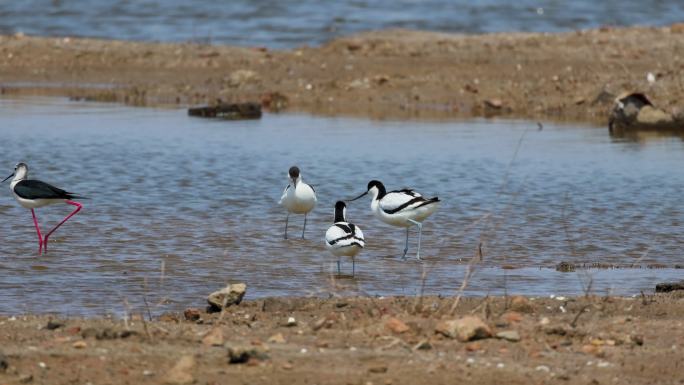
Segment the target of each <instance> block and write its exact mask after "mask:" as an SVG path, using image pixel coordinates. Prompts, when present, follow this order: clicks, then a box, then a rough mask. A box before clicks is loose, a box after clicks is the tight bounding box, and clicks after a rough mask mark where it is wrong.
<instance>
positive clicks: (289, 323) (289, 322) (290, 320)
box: [285, 317, 297, 327]
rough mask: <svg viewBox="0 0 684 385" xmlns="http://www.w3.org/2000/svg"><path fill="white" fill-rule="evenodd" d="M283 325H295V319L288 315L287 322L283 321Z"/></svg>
mask: <svg viewBox="0 0 684 385" xmlns="http://www.w3.org/2000/svg"><path fill="white" fill-rule="evenodd" d="M285 326H287V327H292V326H297V320H296V319H295V318H294V317H288V318H287V322H286V323H285Z"/></svg>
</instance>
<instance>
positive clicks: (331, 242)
mask: <svg viewBox="0 0 684 385" xmlns="http://www.w3.org/2000/svg"><path fill="white" fill-rule="evenodd" d="M325 246H326V247H327V248H328V250H330V252H331V253H332V254H333V255H335V256H337V257H343V256H345V257H351V259H352V276H353V275H354V273H355V270H356V268H355V261H354V257H356V255H357V254H358V253H359V252H360V251H361V249H363V248H364V247H365V246H366V242H365V240H364V239H363V231H361V228H360V227H359V226H356V225H355V224H353V223H349V222H347V205H345V204H344V202H342V201H338V202H337V203H335V219H334V222H333V225H332V226H330V228H328V231H326V232H325ZM337 274H340V260H339V258H338V259H337Z"/></svg>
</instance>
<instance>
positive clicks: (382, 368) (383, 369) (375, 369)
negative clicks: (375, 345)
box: [368, 365, 387, 373]
mask: <svg viewBox="0 0 684 385" xmlns="http://www.w3.org/2000/svg"><path fill="white" fill-rule="evenodd" d="M368 372H369V373H387V366H386V365H377V366H371V367H370V368H368Z"/></svg>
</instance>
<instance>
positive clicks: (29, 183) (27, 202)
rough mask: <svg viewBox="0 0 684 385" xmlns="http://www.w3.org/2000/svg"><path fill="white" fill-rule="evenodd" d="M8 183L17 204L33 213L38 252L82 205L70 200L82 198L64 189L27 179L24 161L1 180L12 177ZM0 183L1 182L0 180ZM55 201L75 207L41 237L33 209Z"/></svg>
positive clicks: (45, 246)
mask: <svg viewBox="0 0 684 385" xmlns="http://www.w3.org/2000/svg"><path fill="white" fill-rule="evenodd" d="M12 177H14V178H13V179H12V182H11V183H10V189H11V190H12V194H13V195H14V198H16V200H17V202H19V204H20V205H21V206H22V207H24V208H27V209H31V214H32V215H33V224H34V225H35V226H36V232H37V233H38V253H39V254H40V253H41V251H43V249H44V251H47V243H48V238H49V237H50V235H52V233H54V232H55V230H57V229H58V228H59V227H60V226H62V225H63V224H64V223H65V222H66V221H68V220H69V218H71V217H73V216H74V215H76V213H77V212H79V210H81V208H82V207H83V205H81V204H80V203H78V202H74V201H72V199H83V197H79V196H77V195H74V194H73V193H70V192H67V191H64V190H62V189H60V188H57V187H55V186H52V185H50V184H47V183H45V182H41V181H39V180H29V179H28V166H27V165H26V163H18V164H17V165H16V166H15V167H14V172H13V173H12V174H11V175H10V176H8V177H7V178H5V179H4V180H3V182H4V181H6V180H7V179H9V178H12ZM0 183H1V182H0ZM55 203H68V204H70V205H73V206H76V209H75V210H74V211H72V212H71V214H69V215H67V216H66V218H64V219H63V220H62V221H61V222H59V224H58V225H57V226H55V227H54V228H53V229H52V230H50V231H49V232H48V233H47V235H45V237H44V238H43V236H42V235H41V233H40V227H39V226H38V219H37V218H36V212H35V211H34V209H36V208H38V207H43V206H47V205H51V204H55Z"/></svg>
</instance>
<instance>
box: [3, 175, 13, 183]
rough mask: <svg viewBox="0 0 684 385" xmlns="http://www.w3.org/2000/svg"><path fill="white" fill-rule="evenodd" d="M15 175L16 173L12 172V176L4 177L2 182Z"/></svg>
mask: <svg viewBox="0 0 684 385" xmlns="http://www.w3.org/2000/svg"><path fill="white" fill-rule="evenodd" d="M13 176H14V173H11V174H10V176H8V177H7V178H5V179H3V180H2V182H4V181H6V180H7V179H9V178H11V177H13ZM2 182H0V183H2Z"/></svg>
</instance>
